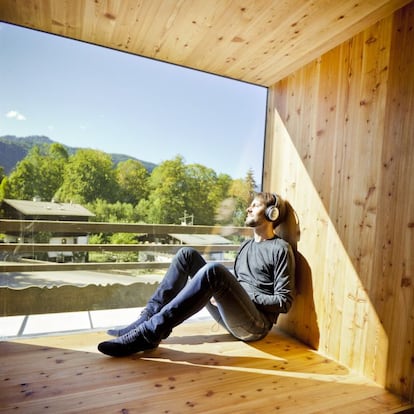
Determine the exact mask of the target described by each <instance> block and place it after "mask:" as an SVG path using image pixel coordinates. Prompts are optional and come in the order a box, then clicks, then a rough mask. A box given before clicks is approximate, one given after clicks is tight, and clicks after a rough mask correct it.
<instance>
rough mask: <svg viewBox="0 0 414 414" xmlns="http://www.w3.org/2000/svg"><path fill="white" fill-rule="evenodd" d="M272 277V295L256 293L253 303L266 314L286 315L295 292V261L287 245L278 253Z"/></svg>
mask: <svg viewBox="0 0 414 414" xmlns="http://www.w3.org/2000/svg"><path fill="white" fill-rule="evenodd" d="M273 277H274V279H273V281H274V283H273V295H269V294H265V293H261V292H257V291H256V292H255V293H254V302H255V303H256V304H258V305H259V306H261V307H262V308H263V309H264V310H265V311H267V312H272V313H286V312H288V310H289V309H290V307H291V306H292V302H293V296H294V290H295V283H294V278H295V260H294V256H293V252H292V249H291V247H290V246H289V245H288V244H286V247H285V248H283V249H280V251H279V252H278V255H277V259H276V262H275V263H274V274H273Z"/></svg>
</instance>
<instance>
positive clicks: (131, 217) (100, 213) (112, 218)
mask: <svg viewBox="0 0 414 414" xmlns="http://www.w3.org/2000/svg"><path fill="white" fill-rule="evenodd" d="M85 207H86V208H87V209H88V210H90V211H91V212H93V213H94V214H95V217H94V218H93V220H94V221H97V222H98V221H101V222H111V223H134V222H137V221H138V215H137V212H136V209H135V208H134V206H133V205H132V204H130V203H121V202H120V201H117V202H116V203H109V202H108V201H106V200H102V199H100V198H98V199H97V200H94V201H92V202H91V203H87V204H85Z"/></svg>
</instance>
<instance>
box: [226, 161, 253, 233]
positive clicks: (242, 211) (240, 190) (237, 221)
mask: <svg viewBox="0 0 414 414" xmlns="http://www.w3.org/2000/svg"><path fill="white" fill-rule="evenodd" d="M255 188H256V183H255V180H254V177H253V171H252V170H251V169H250V170H248V171H247V174H246V177H245V178H244V179H236V180H233V182H232V184H231V186H230V188H229V196H230V198H231V199H232V203H233V207H232V208H233V209H234V211H233V219H232V224H233V225H235V226H243V225H244V220H245V218H246V208H247V206H248V205H249V203H250V201H251V199H252V195H253V193H254V191H255Z"/></svg>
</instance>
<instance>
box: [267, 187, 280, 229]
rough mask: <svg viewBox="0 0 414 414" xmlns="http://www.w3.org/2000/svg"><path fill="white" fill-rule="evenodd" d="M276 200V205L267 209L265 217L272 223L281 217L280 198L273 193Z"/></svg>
mask: <svg viewBox="0 0 414 414" xmlns="http://www.w3.org/2000/svg"><path fill="white" fill-rule="evenodd" d="M272 195H273V197H274V199H275V203H274V204H273V205H271V206H269V207H267V209H266V211H265V217H266V218H267V219H268V220H269V221H271V222H274V221H276V220H277V219H278V217H279V215H280V211H279V197H278V196H277V194H275V193H273V194H272Z"/></svg>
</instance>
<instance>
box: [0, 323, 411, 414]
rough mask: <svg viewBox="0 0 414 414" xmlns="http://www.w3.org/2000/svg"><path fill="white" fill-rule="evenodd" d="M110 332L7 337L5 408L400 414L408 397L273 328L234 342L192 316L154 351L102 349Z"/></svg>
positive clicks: (2, 346)
mask: <svg viewBox="0 0 414 414" xmlns="http://www.w3.org/2000/svg"><path fill="white" fill-rule="evenodd" d="M105 338H106V335H105V334H104V333H102V332H89V333H87V332H85V333H78V334H71V335H64V336H49V337H38V338H32V339H29V338H28V339H23V340H18V341H17V340H16V341H12V342H1V343H0V351H1V352H0V364H1V367H2V370H1V373H0V407H1V408H0V412H1V413H6V412H16V411H17V412H22V413H30V414H35V413H44V412H56V413H57V412H59V413H62V414H63V413H74V412H76V413H82V412H88V413H110V412H112V413H115V412H117V413H138V412H139V413H171V414H173V413H180V414H181V413H187V412H188V413H189V412H191V413H207V412H208V413H228V412H232V411H233V410H234V409H235V407H237V412H238V413H252V412H260V413H261V412H269V413H270V412H280V413H297V412H298V411H300V412H301V413H305V414H306V413H317V412H319V413H322V412H344V411H341V410H343V409H344V407H345V408H346V412H349V413H364V414H365V413H369V412H372V413H373V412H376V413H392V412H396V411H397V410H399V409H402V408H403V407H408V406H409V405H407V404H406V403H403V402H401V400H400V398H398V397H396V396H394V395H392V394H391V393H389V392H387V391H385V390H384V389H382V388H381V387H379V386H378V385H376V384H374V383H373V382H372V381H370V380H367V379H366V378H363V377H361V376H360V375H357V374H355V373H353V372H352V371H350V370H349V369H348V368H347V367H345V366H344V365H341V364H338V363H336V362H335V361H333V360H331V359H328V358H326V357H324V356H322V355H320V354H318V353H316V352H314V351H312V350H310V349H309V348H307V347H306V346H304V345H302V344H301V343H300V342H298V341H297V340H294V339H292V338H289V337H288V336H286V335H284V334H283V333H281V332H280V331H277V330H274V331H273V332H271V333H270V335H269V336H268V337H267V338H265V339H264V340H262V341H259V342H255V343H243V342H240V341H236V340H234V339H233V338H232V337H231V336H230V335H228V334H227V333H225V332H224V331H223V330H222V329H221V328H218V327H217V326H215V325H212V322H202V323H199V322H195V323H186V324H183V325H181V326H180V327H177V328H176V329H175V330H174V332H173V334H172V336H171V337H169V338H168V339H167V340H165V341H164V342H163V343H162V344H161V345H160V346H159V348H157V349H156V350H153V351H150V352H147V353H144V354H140V355H134V356H132V357H128V358H120V359H114V358H109V357H106V356H104V355H102V354H99V353H98V351H97V350H96V344H97V343H98V342H100V341H102V340H104V339H105Z"/></svg>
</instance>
